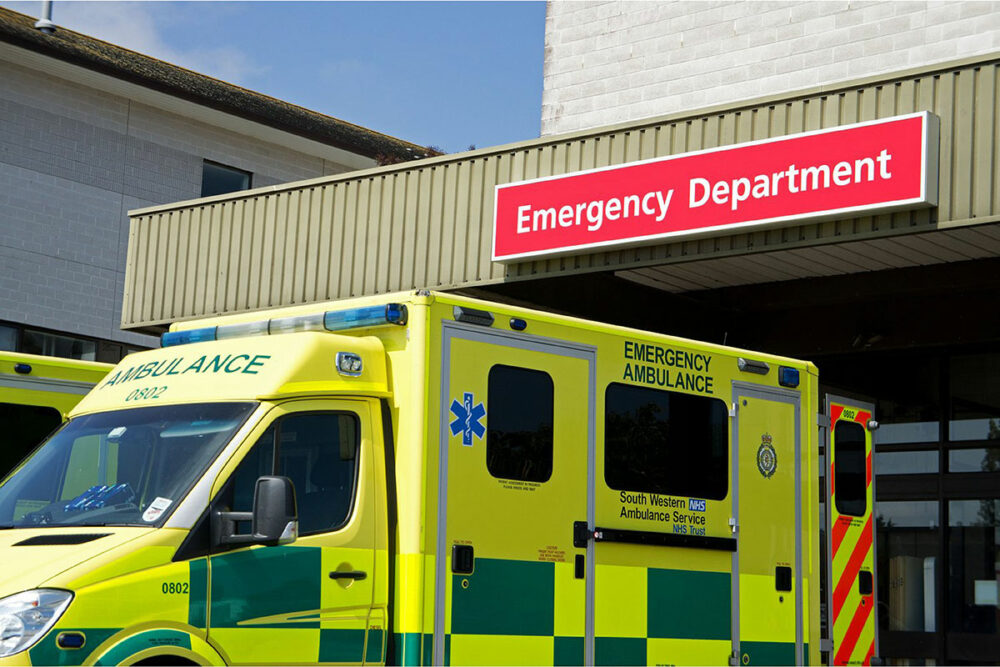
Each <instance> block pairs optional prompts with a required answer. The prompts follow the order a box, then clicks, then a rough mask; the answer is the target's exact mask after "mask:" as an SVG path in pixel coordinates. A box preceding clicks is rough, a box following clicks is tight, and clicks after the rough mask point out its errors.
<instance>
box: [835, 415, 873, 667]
mask: <svg viewBox="0 0 1000 667" xmlns="http://www.w3.org/2000/svg"><path fill="white" fill-rule="evenodd" d="M825 415H826V418H827V419H828V420H829V428H828V429H827V443H826V445H827V446H826V452H827V465H828V466H829V467H828V468H827V471H826V474H827V484H826V488H827V502H826V507H827V515H828V518H829V520H828V523H827V526H828V530H827V535H828V536H829V539H828V540H827V550H828V554H827V558H828V561H827V562H828V564H829V568H828V572H829V573H830V580H829V582H828V584H827V586H826V589H827V609H828V610H830V613H831V614H832V624H831V625H832V628H833V633H832V635H833V636H832V639H833V652H832V658H833V659H832V662H833V664H834V665H870V664H871V659H872V656H876V655H878V637H877V633H876V622H877V619H876V613H875V608H876V598H875V591H876V585H875V525H874V521H873V514H874V513H873V509H874V500H875V487H874V476H873V475H872V430H873V429H874V428H875V427H876V426H877V423H876V422H875V421H874V406H873V405H871V404H866V403H863V402H860V401H857V400H853V399H847V398H841V397H838V396H832V395H827V397H826V411H825Z"/></svg>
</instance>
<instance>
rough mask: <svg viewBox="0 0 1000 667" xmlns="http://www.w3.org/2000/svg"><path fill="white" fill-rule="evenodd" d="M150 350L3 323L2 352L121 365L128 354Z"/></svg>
mask: <svg viewBox="0 0 1000 667" xmlns="http://www.w3.org/2000/svg"><path fill="white" fill-rule="evenodd" d="M144 349H146V348H138V347H132V346H126V345H123V344H121V343H115V342H112V341H107V340H95V339H92V338H83V337H80V336H71V335H68V334H61V333H54V332H50V331H40V330H38V329H30V328H25V327H22V326H18V325H16V324H0V350H3V351H7V352H24V353H26V354H38V355H41V356H45V357H63V358H65V359H81V360H83V361H99V362H102V363H108V364H117V363H118V362H119V361H121V360H122V359H123V358H124V357H125V355H128V354H132V353H133V352H141V351H142V350H144Z"/></svg>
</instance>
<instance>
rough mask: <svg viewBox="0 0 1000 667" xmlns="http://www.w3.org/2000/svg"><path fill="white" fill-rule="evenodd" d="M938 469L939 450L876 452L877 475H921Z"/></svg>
mask: <svg viewBox="0 0 1000 667" xmlns="http://www.w3.org/2000/svg"><path fill="white" fill-rule="evenodd" d="M877 432H878V431H876V433H877ZM937 471H938V453H937V450H923V451H916V452H879V451H876V452H875V474H877V475H920V474H926V473H936V472H937Z"/></svg>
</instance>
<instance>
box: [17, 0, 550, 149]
mask: <svg viewBox="0 0 1000 667" xmlns="http://www.w3.org/2000/svg"><path fill="white" fill-rule="evenodd" d="M0 5H3V6H5V7H9V8H11V9H14V10H16V11H19V12H23V13H25V14H29V15H31V16H38V13H39V12H40V11H41V5H42V3H41V2H14V1H9V0H0ZM52 18H53V20H54V21H55V22H56V23H57V24H59V25H62V26H65V27H67V28H70V29H73V30H77V31H79V32H83V33H86V34H89V35H92V36H94V37H97V38H99V39H103V40H106V41H109V42H113V43H115V44H119V45H121V46H125V47H128V48H130V49H133V50H136V51H139V52H141V53H145V54H147V55H151V56H154V57H157V58H161V59H163V60H166V61H168V62H172V63H174V64H177V65H182V66H184V67H188V68H190V69H193V70H195V71H198V72H201V73H203V74H208V75H210V76H214V77H217V78H220V79H223V80H225V81H229V82H230V83H235V84H238V85H241V86H245V87H247V88H250V89H252V90H256V91H259V92H262V93H267V94H268V95H273V96H275V97H278V98H281V99H284V100H287V101H289V102H293V103H295V104H300V105H302V106H304V107H307V108H310V109H314V110H316V111H320V112H322V113H326V114H329V115H331V116H335V117H337V118H341V119H343V120H347V121H350V122H353V123H357V124H359V125H364V126H365V127H369V128H371V129H373V130H378V131H380V132H385V133H387V134H391V135H395V136H397V137H399V138H401V139H406V140H409V141H413V142H416V143H419V144H424V145H435V146H438V147H440V148H442V149H443V150H445V151H447V152H457V151H461V150H465V149H466V148H468V147H469V145H470V144H475V145H476V146H478V147H480V148H482V147H485V146H493V145H497V144H503V143H508V142H512V141H521V140H524V139H530V138H533V137H537V136H538V133H539V125H540V118H541V103H542V62H543V56H544V51H543V48H544V39H545V3H544V2H362V3H358V2H83V1H77V2H69V1H67V0H57V1H56V2H55V3H54V10H53V17H52Z"/></svg>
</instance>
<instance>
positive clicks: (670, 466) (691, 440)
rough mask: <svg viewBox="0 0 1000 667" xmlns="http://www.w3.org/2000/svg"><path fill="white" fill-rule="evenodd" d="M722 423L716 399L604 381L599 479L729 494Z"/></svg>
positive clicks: (680, 492) (632, 486)
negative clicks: (602, 475)
mask: <svg viewBox="0 0 1000 667" xmlns="http://www.w3.org/2000/svg"><path fill="white" fill-rule="evenodd" d="M728 427H729V412H728V411H727V410H726V404H725V403H724V402H723V401H720V400H718V399H715V398H707V397H704V396H694V395H691V394H682V393H678V392H673V391H660V390H658V389H647V388H645V387H633V386H631V385H626V384H612V385H609V386H608V389H607V391H606V392H605V413H604V481H605V482H606V483H607V485H608V486H610V487H611V488H612V489H617V490H619V491H643V492H646V493H662V494H667V495H671V496H693V497H695V498H707V499H709V500H722V499H723V498H725V497H726V494H727V493H728V492H729V431H728Z"/></svg>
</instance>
